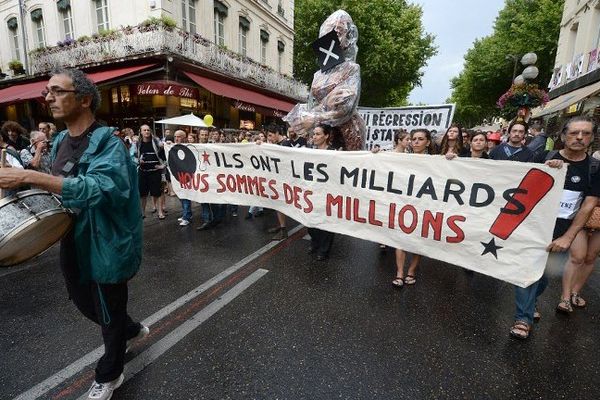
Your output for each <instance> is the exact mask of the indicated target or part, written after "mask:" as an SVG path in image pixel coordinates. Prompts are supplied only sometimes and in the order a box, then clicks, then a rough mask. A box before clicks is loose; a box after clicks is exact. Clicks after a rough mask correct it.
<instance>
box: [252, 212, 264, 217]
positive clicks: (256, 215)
mask: <svg viewBox="0 0 600 400" xmlns="http://www.w3.org/2000/svg"><path fill="white" fill-rule="evenodd" d="M263 214H264V212H263V211H257V212H256V214H254V216H255V217H262V216H263Z"/></svg>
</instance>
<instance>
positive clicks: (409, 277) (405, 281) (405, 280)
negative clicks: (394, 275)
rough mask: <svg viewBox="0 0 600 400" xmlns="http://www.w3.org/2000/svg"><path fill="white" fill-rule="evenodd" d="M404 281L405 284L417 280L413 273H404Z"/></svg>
mask: <svg viewBox="0 0 600 400" xmlns="http://www.w3.org/2000/svg"><path fill="white" fill-rule="evenodd" d="M404 283H406V284H407V285H414V284H415V283H417V280H416V279H415V277H414V275H406V278H404Z"/></svg>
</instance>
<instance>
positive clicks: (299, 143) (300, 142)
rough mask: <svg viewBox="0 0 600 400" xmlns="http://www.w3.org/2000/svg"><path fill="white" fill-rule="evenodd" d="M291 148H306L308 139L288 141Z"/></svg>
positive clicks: (299, 138)
mask: <svg viewBox="0 0 600 400" xmlns="http://www.w3.org/2000/svg"><path fill="white" fill-rule="evenodd" d="M288 142H289V144H290V147H306V139H304V138H303V137H297V138H296V140H292V139H288Z"/></svg>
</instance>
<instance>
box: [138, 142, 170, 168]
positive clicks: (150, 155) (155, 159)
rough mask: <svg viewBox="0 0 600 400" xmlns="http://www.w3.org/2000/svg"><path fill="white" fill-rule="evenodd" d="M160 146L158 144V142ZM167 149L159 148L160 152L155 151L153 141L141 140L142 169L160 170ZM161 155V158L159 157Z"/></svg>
mask: <svg viewBox="0 0 600 400" xmlns="http://www.w3.org/2000/svg"><path fill="white" fill-rule="evenodd" d="M157 146H158V144H157ZM164 156H165V151H164V149H162V148H159V149H158V154H156V152H155V151H154V146H153V145H152V141H150V142H144V141H143V140H142V141H141V142H140V170H141V171H144V172H154V171H159V168H158V167H159V166H160V164H161V159H163V160H164ZM159 157H160V159H159Z"/></svg>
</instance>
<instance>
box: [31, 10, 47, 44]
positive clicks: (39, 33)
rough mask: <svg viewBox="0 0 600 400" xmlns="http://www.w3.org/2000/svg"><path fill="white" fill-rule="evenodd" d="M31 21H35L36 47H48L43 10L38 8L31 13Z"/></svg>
mask: <svg viewBox="0 0 600 400" xmlns="http://www.w3.org/2000/svg"><path fill="white" fill-rule="evenodd" d="M31 20H32V21H33V34H34V40H35V47H36V48H38V47H46V29H45V26H44V16H43V15H42V9H41V8H36V9H35V10H33V11H31Z"/></svg>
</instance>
